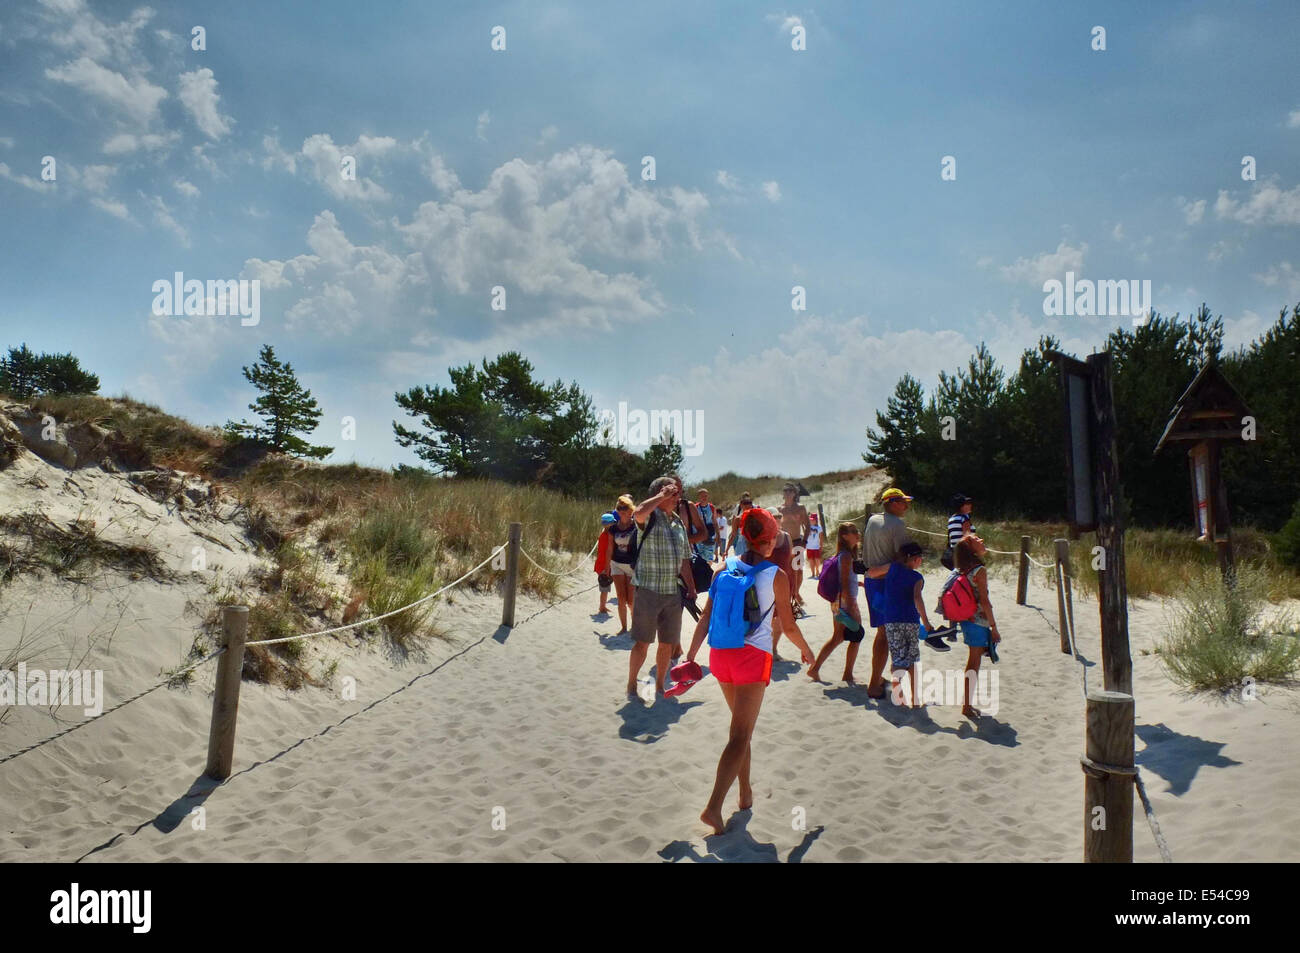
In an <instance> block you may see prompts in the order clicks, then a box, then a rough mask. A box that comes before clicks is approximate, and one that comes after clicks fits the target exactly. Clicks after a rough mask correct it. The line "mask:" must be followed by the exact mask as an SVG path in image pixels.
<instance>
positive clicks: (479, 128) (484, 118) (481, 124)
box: [474, 109, 492, 142]
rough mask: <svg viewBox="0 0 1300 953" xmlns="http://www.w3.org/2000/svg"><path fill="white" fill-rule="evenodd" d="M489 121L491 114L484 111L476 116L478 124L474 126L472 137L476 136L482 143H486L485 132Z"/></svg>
mask: <svg viewBox="0 0 1300 953" xmlns="http://www.w3.org/2000/svg"><path fill="white" fill-rule="evenodd" d="M491 121H492V114H491V113H489V112H488V111H487V110H486V109H485V110H483V111H482V112H481V113H479V114H478V122H476V123H475V124H474V135H476V136H478V137H479V138H480V139H482V140H483V141H484V142H487V136H486V135H485V133H486V132H487V127H488V123H490V122H491Z"/></svg>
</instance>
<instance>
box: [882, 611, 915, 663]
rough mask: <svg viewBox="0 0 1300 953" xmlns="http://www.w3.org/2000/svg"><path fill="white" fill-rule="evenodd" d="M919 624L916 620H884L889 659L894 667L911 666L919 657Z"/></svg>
mask: <svg viewBox="0 0 1300 953" xmlns="http://www.w3.org/2000/svg"><path fill="white" fill-rule="evenodd" d="M920 635H921V626H920V623H918V622H886V623H885V638H886V639H888V640H889V659H890V661H891V662H892V663H893V666H894V668H911V667H912V664H913V663H914V662H917V661H919V660H920V658H921V643H920V641H919V639H920Z"/></svg>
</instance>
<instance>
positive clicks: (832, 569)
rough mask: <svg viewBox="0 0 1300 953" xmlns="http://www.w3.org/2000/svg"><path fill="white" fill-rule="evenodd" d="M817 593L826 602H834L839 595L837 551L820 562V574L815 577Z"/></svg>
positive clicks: (838, 560)
mask: <svg viewBox="0 0 1300 953" xmlns="http://www.w3.org/2000/svg"><path fill="white" fill-rule="evenodd" d="M817 595H819V596H821V597H822V598H823V599H825V600H826V601H827V602H834V601H835V600H836V599H838V598H839V597H840V554H839V553H836V554H835V555H834V556H832V557H831V558H830V559H828V560H826V561H825V562H823V563H822V571H821V575H819V576H818V577H817Z"/></svg>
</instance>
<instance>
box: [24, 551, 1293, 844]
mask: <svg viewBox="0 0 1300 953" xmlns="http://www.w3.org/2000/svg"><path fill="white" fill-rule="evenodd" d="M927 578H928V580H929V583H928V588H929V589H931V590H933V587H934V586H935V585H936V584H937V580H938V579H939V573H936V572H930V573H928V574H927ZM590 582H591V579H590V577H589V576H587V574H586V573H585V572H583V573H580V574H579V575H578V577H577V579H576V581H575V582H574V583H573V584H572V587H571V588H572V589H577V588H580V587H585V586H587V585H590ZM812 586H813V583H812V582H811V581H809V582H808V583H807V584H806V598H807V601H808V604H809V607H810V609H811V610H812V611H813V612H814V613H815V615H814V617H812V618H809V619H807V620H805V621H804V623H803V629H804V632H805V633H806V635H807V637H808V638H809V640H810V642H812V643H813V647H814V649H816V648H817V647H818V646H819V645H820V644H821V642H822V640H824V639H825V637H826V635H827V634H828V632H829V628H830V624H829V621H828V618H827V612H826V610H825V607H824V603H822V602H821V601H820V600H819V599H818V598H817V597H816V595H815V593H814V592H813V590H812ZM993 595H994V599H995V603H994V605H995V607H996V608H997V610H998V612H999V617H1000V621H1001V627H1002V629H1003V632H1004V638H1005V643H1004V649H1003V661H1002V662H1001V664H999V665H998V666H997V671H998V674H999V677H1000V682H999V687H1000V697H999V702H1000V709H999V712H998V714H997V715H996V717H991V718H989V717H986V719H985V721H984V723H983V724H982V725H981V726H980V727H979V728H978V729H975V728H973V727H972V726H971V725H970V723H969V722H967V721H966V720H965V719H963V718H962V717H961V716H960V715H959V713H958V711H957V710H956V709H953V708H944V707H932V708H931V709H930V711H929V714H928V715H921V714H915V713H911V712H907V711H903V710H900V709H898V708H895V707H893V706H892V705H891V704H889V703H887V702H886V703H884V704H881V703H878V702H875V701H869V700H868V699H867V697H866V692H865V689H864V688H850V687H846V686H844V685H843V684H839V683H835V684H823V685H816V684H813V683H811V682H810V681H809V680H808V679H807V678H806V677H805V676H804V675H803V673H802V671H801V670H799V669H798V668H796V667H795V666H794V665H793V664H792V663H785V664H780V665H778V666H777V675H776V681H774V682H773V684H772V686H771V688H770V689H769V692H768V696H767V699H766V701H765V704H764V708H763V713H762V715H761V717H760V719H759V723H758V731H757V735H756V740H755V745H754V783H755V792H756V798H757V802H756V804H755V807H754V809H753V811H752V812H745V813H740V814H736V815H735V817H734V818H733V819H732V826H731V828H730V829H729V830H728V832H727V833H726V834H724V835H723V836H721V837H712V836H710V837H705V836H704V833H705V831H704V829H703V827H702V825H701V824H700V823H699V822H698V820H697V815H698V813H699V811H700V809H701V808H702V806H703V804H704V801H705V799H706V797H707V795H708V791H709V789H710V786H711V782H712V777H713V772H714V768H715V765H716V759H717V756H718V753H719V752H720V750H721V747H722V745H723V743H724V740H725V734H726V726H727V715H726V710H725V704H724V702H723V700H722V697H721V694H720V692H719V691H718V688H717V684H716V682H714V681H713V680H712V679H708V678H706V680H705V681H704V682H702V683H701V684H699V685H697V686H695V687H694V688H692V689H691V690H690V691H689V692H688V693H687V694H686V695H684V696H683V697H681V698H680V699H676V700H673V699H669V700H661V701H659V702H657V703H656V704H654V705H646V704H644V703H643V702H641V701H629V700H628V699H627V698H626V697H625V696H624V695H623V692H622V687H623V683H624V678H625V672H626V664H627V652H626V650H627V648H628V644H629V643H628V641H627V638H626V637H616V636H615V633H616V631H617V629H618V624H617V620H616V618H612V619H604V620H597V619H594V618H593V612H594V610H595V608H596V593H595V591H594V590H593V591H589V592H580V593H578V594H576V595H573V596H572V597H571V598H569V599H568V600H567V601H565V602H562V603H559V604H557V605H555V606H554V607H551V608H545V607H543V606H541V605H540V604H538V603H537V602H535V601H534V600H530V599H527V598H521V600H520V608H519V615H518V618H519V619H520V624H519V625H517V626H516V628H515V629H514V630H499V629H498V627H497V625H496V621H497V620H498V619H499V612H500V609H499V601H498V600H497V599H496V598H495V597H492V596H489V595H474V596H470V597H467V598H460V599H457V601H456V602H455V604H453V605H450V606H447V607H445V608H444V609H443V610H442V618H443V620H444V622H445V624H447V625H448V627H449V628H451V629H452V631H454V632H455V637H454V640H453V641H452V642H451V643H438V644H436V645H435V646H434V647H433V648H431V650H430V653H429V657H428V658H427V659H425V660H423V661H421V660H415V659H412V660H407V662H406V663H405V664H404V665H402V666H400V667H398V668H394V667H393V666H392V664H391V660H389V659H386V658H384V657H383V656H382V654H380V653H377V652H374V651H369V650H365V649H356V650H348V651H346V652H345V654H344V662H343V664H342V665H341V667H340V671H339V674H340V677H342V676H344V675H349V674H350V675H353V676H355V677H356V678H357V680H358V686H359V687H358V699H357V700H356V701H344V700H342V699H341V698H340V697H339V696H338V693H337V691H335V692H332V693H331V692H327V691H324V690H316V689H308V690H305V691H302V692H299V693H296V694H292V695H290V694H288V693H285V692H283V691H280V690H276V689H267V688H264V687H262V686H257V685H251V684H245V685H244V687H243V700H242V702H241V709H240V723H239V745H238V749H237V752H236V771H237V773H236V775H235V776H234V777H232V778H231V779H230V781H229V782H227V783H226V784H225V785H224V786H222V787H220V788H218V789H217V790H216V791H214V792H211V793H210V794H209V795H207V796H206V797H195V798H188V799H187V798H185V795H186V792H187V791H188V790H189V789H190V786H191V783H192V782H193V781H194V780H195V778H196V776H197V775H198V773H199V772H200V771H201V770H202V766H203V757H204V751H205V745H206V730H207V723H208V712H209V707H210V701H209V698H208V697H207V696H206V695H205V694H204V692H203V691H202V690H194V691H192V692H189V693H182V692H169V691H163V692H159V693H157V694H155V695H154V696H151V697H150V698H148V699H146V700H144V701H142V702H139V703H137V704H134V705H131V706H129V707H128V708H126V709H124V710H123V711H121V712H119V713H117V714H115V715H112V716H110V718H108V719H105V720H104V721H103V722H102V723H99V724H96V725H94V726H92V727H90V728H87V729H85V730H84V731H81V732H78V733H76V734H74V735H72V736H70V737H69V738H68V739H65V740H63V741H60V742H56V743H55V744H54V745H51V746H47V747H46V748H44V749H41V751H39V752H35V753H33V754H30V755H27V756H25V757H24V758H22V759H20V760H19V761H16V762H13V763H10V764H8V765H5V766H3V767H0V804H3V805H4V807H3V813H0V829H2V830H3V831H5V833H6V837H5V838H4V839H3V841H0V861H12V860H19V859H40V860H71V859H76V858H78V857H81V856H83V855H85V854H87V852H89V851H92V850H94V849H95V848H97V847H102V848H103V849H101V850H98V851H97V852H95V853H93V854H90V856H89V858H88V859H90V860H96V861H152V860H198V861H212V860H257V861H283V860H314V861H328V860H421V861H424V860H509V861H521V860H570V861H579V860H582V861H594V860H619V861H651V862H659V861H663V860H674V861H675V860H696V861H718V860H721V861H749V860H752V861H792V860H806V861H837V860H838V861H885V860H900V861H917V860H943V861H961V860H997V861H1077V860H1079V859H1080V857H1081V842H1082V823H1083V806H1082V792H1083V775H1082V773H1081V771H1080V769H1079V765H1078V757H1079V755H1080V753H1081V752H1082V748H1083V703H1082V698H1081V695H1080V690H1079V664H1078V663H1077V662H1075V661H1074V660H1073V659H1072V658H1071V657H1069V656H1065V655H1062V654H1061V653H1060V651H1059V648H1058V638H1057V635H1056V633H1055V631H1054V628H1053V625H1052V624H1050V623H1052V622H1054V619H1055V604H1054V597H1053V595H1052V593H1051V592H1050V591H1048V590H1047V589H1045V588H1043V587H1041V585H1039V584H1038V583H1037V582H1036V583H1035V584H1034V586H1033V587H1032V588H1031V595H1030V600H1029V601H1030V602H1031V603H1032V604H1034V605H1037V606H1041V607H1042V609H1043V612H1040V611H1038V610H1036V609H1034V608H1032V607H1016V606H1014V605H1013V604H1012V595H1013V589H1012V586H1011V585H1010V584H1008V583H1007V582H1006V581H1005V580H1002V579H996V578H995V580H994V582H993ZM1044 613H1045V614H1044ZM1161 615H1162V609H1161V607H1160V605H1159V604H1157V603H1152V602H1143V603H1140V604H1139V605H1138V606H1137V607H1136V608H1135V609H1134V611H1133V614H1132V641H1133V645H1134V671H1135V683H1136V695H1137V715H1138V728H1137V731H1138V735H1139V739H1140V741H1139V753H1138V760H1139V763H1140V764H1141V765H1143V767H1144V772H1145V777H1146V780H1147V784H1148V789H1149V791H1150V793H1151V796H1152V798H1153V800H1154V802H1155V806H1156V810H1157V811H1158V814H1159V817H1160V822H1161V824H1162V826H1163V828H1164V832H1165V835H1166V837H1167V838H1168V841H1169V843H1170V845H1171V848H1172V850H1173V853H1174V858H1175V860H1179V861H1206V860H1230V861H1259V860H1296V859H1300V831H1297V830H1296V828H1295V826H1294V824H1293V823H1292V819H1293V816H1294V810H1295V806H1296V795H1295V792H1296V791H1297V790H1300V758H1298V757H1297V754H1300V704H1298V703H1297V700H1298V699H1300V696H1298V695H1297V693H1295V692H1291V691H1279V690H1274V691H1271V692H1268V693H1266V694H1264V695H1263V696H1262V698H1261V699H1260V700H1258V701H1253V702H1235V701H1234V702H1229V703H1222V702H1209V701H1205V700H1203V699H1190V698H1182V697H1179V696H1177V695H1176V694H1175V692H1174V691H1173V687H1172V685H1171V684H1170V683H1168V682H1167V680H1166V679H1165V678H1164V676H1163V675H1162V674H1160V672H1159V670H1158V667H1157V663H1156V662H1155V660H1154V658H1152V657H1146V656H1142V655H1140V654H1139V650H1140V649H1141V648H1142V647H1143V646H1146V645H1148V644H1150V642H1151V641H1152V640H1153V639H1154V637H1155V635H1156V628H1157V626H1158V624H1159V620H1160V618H1161ZM1077 628H1078V635H1079V639H1080V643H1081V646H1080V647H1081V650H1082V652H1083V653H1084V654H1085V655H1086V656H1087V657H1089V658H1091V659H1096V658H1097V656H1098V650H1097V645H1098V626H1097V618H1096V604H1095V603H1091V602H1080V603H1078V605H1077ZM964 655H965V650H964V648H963V647H960V646H959V647H958V648H957V650H955V651H953V652H951V653H949V654H947V655H945V656H940V655H938V654H937V653H934V652H933V651H931V650H930V649H928V648H926V647H923V648H922V661H923V664H924V665H926V666H927V667H960V665H961V664H962V661H963V659H964ZM440 663H443V664H441V667H438V668H436V671H434V672H433V673H432V674H429V675H427V676H425V677H421V678H418V679H416V680H415V681H413V682H411V679H412V678H413V677H414V676H416V675H419V674H420V673H422V672H427V671H429V670H431V669H435V667H436V666H439V664H440ZM842 664H843V650H842V649H841V650H840V651H839V653H837V655H836V656H833V657H832V659H831V660H830V661H829V662H828V663H827V665H826V666H825V669H824V671H825V672H826V674H827V675H835V676H837V675H839V674H840V671H841V667H842ZM869 664H870V663H869V660H868V659H867V658H865V657H863V658H862V659H860V660H859V663H858V675H859V677H861V678H862V679H863V680H864V681H865V677H866V675H867V673H868V669H869ZM1091 671H1092V672H1093V673H1097V672H1098V669H1097V668H1093V669H1092V670H1091ZM647 674H648V673H647ZM210 677H211V676H210V674H208V675H207V676H206V679H207V680H208V681H209V682H210ZM1090 677H1094V678H1097V679H1100V675H1099V674H1094V675H1092V676H1090ZM408 682H410V684H409V685H408V684H407V683H408ZM403 686H404V687H403ZM394 690H396V691H395V694H392V695H391V696H390V697H388V698H387V699H386V700H382V701H379V699H380V698H381V697H382V696H385V695H387V694H388V693H390V692H394ZM367 706H371V707H367ZM7 740H8V739H6V742H7ZM7 747H8V745H7V743H6V749H7ZM734 797H735V794H734V792H733V794H732V801H731V802H730V805H729V810H730V809H731V807H732V806H734ZM198 805H201V806H202V807H203V808H204V809H205V817H204V821H205V823H206V829H204V830H195V829H193V824H194V817H193V816H192V815H189V813H188V812H189V811H190V810H191V809H192V808H193V807H195V806H198ZM800 816H803V817H806V823H805V825H804V828H805V829H803V830H800V829H796V826H797V821H798V818H799V817H800ZM494 820H495V821H496V823H495V825H494ZM502 822H504V829H500V827H501V824H502ZM1135 823H1136V825H1137V826H1136V829H1135V837H1134V840H1135V844H1136V857H1137V859H1138V860H1141V861H1154V860H1158V859H1159V857H1158V854H1157V852H1156V848H1155V846H1154V842H1153V841H1152V838H1151V836H1150V834H1149V833H1148V832H1147V829H1146V825H1145V822H1144V821H1143V820H1142V817H1141V814H1140V811H1139V814H1138V816H1137V818H1136V820H1135Z"/></svg>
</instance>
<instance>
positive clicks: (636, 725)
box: [618, 698, 704, 745]
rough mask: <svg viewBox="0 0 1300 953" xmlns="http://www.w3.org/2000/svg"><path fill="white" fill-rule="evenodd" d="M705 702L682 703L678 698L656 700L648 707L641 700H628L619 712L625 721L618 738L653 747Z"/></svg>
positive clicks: (619, 730)
mask: <svg viewBox="0 0 1300 953" xmlns="http://www.w3.org/2000/svg"><path fill="white" fill-rule="evenodd" d="M703 704H704V702H681V701H678V700H677V699H676V698H656V699H655V700H654V703H653V704H651V705H647V704H645V703H644V702H642V701H641V700H640V699H637V700H636V701H633V700H631V699H628V702H627V704H626V705H624V706H623V707H622V708H620V709H619V710H618V714H619V717H620V718H622V719H623V724H622V726H620V727H619V729H618V736H619V737H620V738H622V739H623V740H624V741H635V742H636V743H637V744H643V745H652V744H654V743H655V742H656V741H659V740H660V739H661V738H663V737H664V736H665V735H666V734H668V729H669V728H671V727H672V726H673V725H675V724H677V722H679V721H681V718H682V715H684V714H686V713H687V712H688V711H690V710H691V709H692V708H698V707H699V706H700V705H703Z"/></svg>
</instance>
